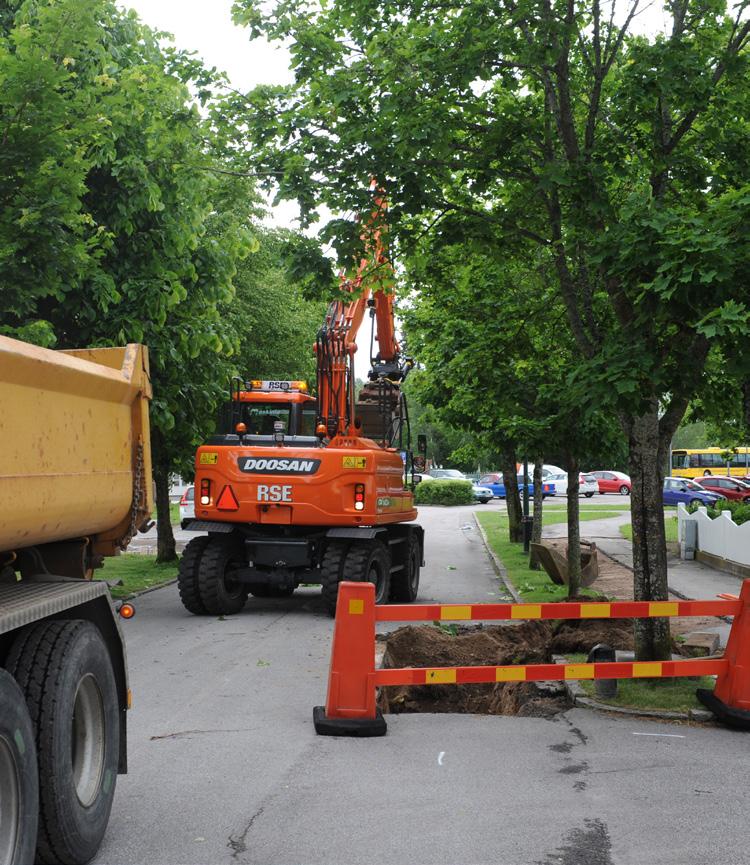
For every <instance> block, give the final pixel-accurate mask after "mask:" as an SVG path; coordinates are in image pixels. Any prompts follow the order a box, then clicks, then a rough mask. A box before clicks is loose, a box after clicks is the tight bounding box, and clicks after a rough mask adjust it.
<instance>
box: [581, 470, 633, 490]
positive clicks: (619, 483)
mask: <svg viewBox="0 0 750 865" xmlns="http://www.w3.org/2000/svg"><path fill="white" fill-rule="evenodd" d="M589 474H590V475H593V476H594V477H595V478H596V482H597V483H598V484H599V494H600V495H604V493H619V494H620V495H621V496H629V495H630V488H631V483H630V478H629V477H628V476H627V475H626V474H623V473H622V472H610V471H596V472H589Z"/></svg>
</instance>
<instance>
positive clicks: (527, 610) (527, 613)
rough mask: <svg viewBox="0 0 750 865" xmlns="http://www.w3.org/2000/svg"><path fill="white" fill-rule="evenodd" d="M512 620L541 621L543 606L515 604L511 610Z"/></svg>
mask: <svg viewBox="0 0 750 865" xmlns="http://www.w3.org/2000/svg"><path fill="white" fill-rule="evenodd" d="M510 617H511V619H541V618H542V605H541V604H513V605H512V606H511V608H510Z"/></svg>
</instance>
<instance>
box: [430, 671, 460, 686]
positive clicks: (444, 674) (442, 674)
mask: <svg viewBox="0 0 750 865" xmlns="http://www.w3.org/2000/svg"><path fill="white" fill-rule="evenodd" d="M455 682H456V671H455V670H427V672H426V673H425V684H426V685H451V684H455Z"/></svg>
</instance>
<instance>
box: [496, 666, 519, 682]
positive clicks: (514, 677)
mask: <svg viewBox="0 0 750 865" xmlns="http://www.w3.org/2000/svg"><path fill="white" fill-rule="evenodd" d="M525 680H526V667H496V668H495V681H496V682H524V681H525Z"/></svg>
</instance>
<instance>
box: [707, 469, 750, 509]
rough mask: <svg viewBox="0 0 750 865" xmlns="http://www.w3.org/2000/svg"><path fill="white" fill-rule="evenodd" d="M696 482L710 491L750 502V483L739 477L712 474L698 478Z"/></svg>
mask: <svg viewBox="0 0 750 865" xmlns="http://www.w3.org/2000/svg"><path fill="white" fill-rule="evenodd" d="M695 482H696V483H697V484H699V485H700V486H702V487H704V488H705V489H707V490H708V491H709V492H710V493H721V495H723V496H725V497H726V498H728V499H732V500H734V501H740V502H750V484H749V483H747V482H746V481H741V480H739V479H738V478H730V477H720V476H718V475H710V476H707V477H705V478H696V479H695Z"/></svg>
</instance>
